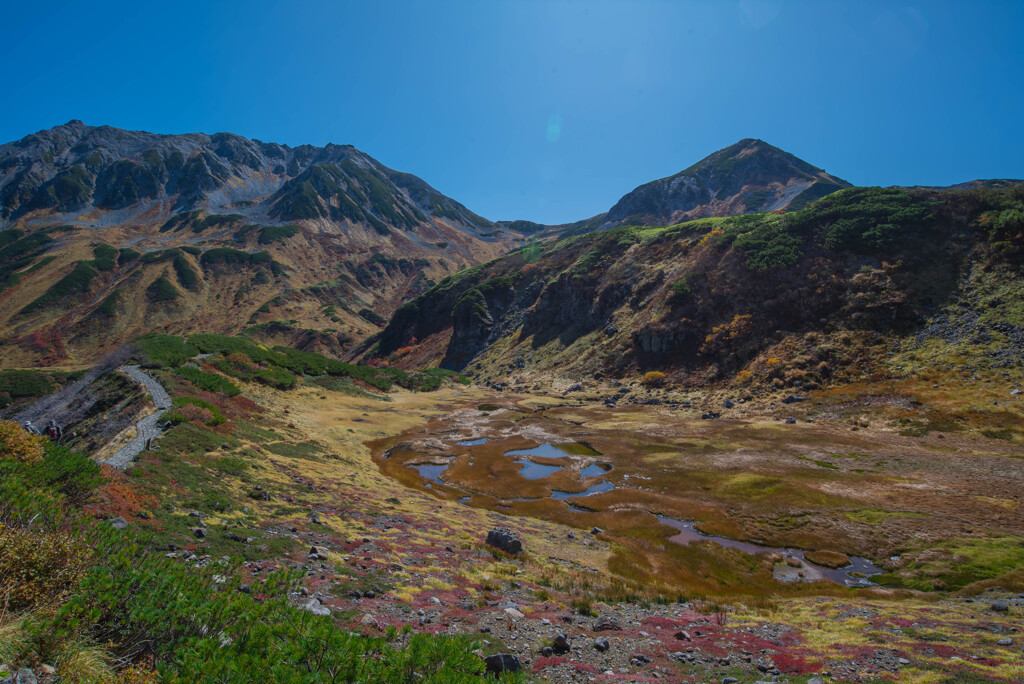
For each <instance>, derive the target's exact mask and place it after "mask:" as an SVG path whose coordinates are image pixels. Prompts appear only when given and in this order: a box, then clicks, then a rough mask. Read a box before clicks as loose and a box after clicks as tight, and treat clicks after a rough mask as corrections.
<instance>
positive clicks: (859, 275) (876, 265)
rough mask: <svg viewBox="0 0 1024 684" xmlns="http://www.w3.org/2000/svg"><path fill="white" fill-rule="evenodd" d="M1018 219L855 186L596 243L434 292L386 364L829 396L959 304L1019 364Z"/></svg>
mask: <svg viewBox="0 0 1024 684" xmlns="http://www.w3.org/2000/svg"><path fill="white" fill-rule="evenodd" d="M1022 217H1024V186H1012V185H1011V186H1007V187H1004V188H1001V189H986V188H980V189H969V190H945V191H934V190H920V189H915V190H908V189H901V188H888V189H881V188H849V189H845V190H842V191H839V192H837V193H834V194H832V195H829V196H828V197H825V198H823V199H820V200H817V201H815V202H813V203H811V204H809V205H807V206H806V207H805V208H804V209H802V210H799V211H796V212H791V213H784V214H778V213H772V212H768V213H762V214H754V215H744V216H736V217H727V218H710V219H700V220H696V221H690V222H687V223H682V224H679V225H676V226H671V227H646V228H644V227H622V228H616V229H611V230H607V231H602V232H597V233H589V234H586V235H580V236H575V237H571V238H566V239H563V240H560V241H557V242H551V243H548V244H546V245H533V246H529V247H526V248H523V249H520V250H517V251H515V252H513V253H511V254H509V255H508V256H505V257H503V258H501V259H497V260H495V261H492V262H489V263H487V264H484V265H481V266H477V267H474V268H471V269H467V270H465V271H462V272H460V273H458V274H456V275H454V276H452V277H450V278H447V279H445V280H443V281H441V282H440V283H438V285H436V286H435V287H433V288H431V289H430V290H429V291H427V292H426V293H424V294H423V295H421V296H419V297H417V298H416V299H414V300H412V301H411V302H409V303H407V304H405V305H403V306H402V307H401V308H399V309H398V310H397V311H396V312H395V315H394V317H393V319H392V321H391V322H390V323H389V325H388V326H387V328H385V330H384V331H383V333H382V334H381V337H380V341H379V345H378V351H379V353H380V354H381V355H383V356H385V357H387V358H388V359H389V360H391V361H392V362H396V363H403V362H407V363H411V364H414V365H415V364H420V363H424V362H426V361H428V360H430V359H432V358H433V359H438V360H441V361H442V363H443V364H444V365H445V366H447V367H450V368H456V369H463V368H468V369H470V370H472V371H474V372H476V373H477V377H480V378H484V379H487V380H493V381H499V380H500V381H505V380H507V379H509V378H511V379H513V380H514V381H516V382H520V383H523V384H525V383H530V382H534V381H539V380H546V379H550V378H551V377H552V376H555V377H562V378H565V379H567V380H568V381H575V380H578V379H583V378H587V377H601V376H608V375H611V376H618V377H625V376H629V375H631V374H635V373H641V372H644V371H649V370H658V371H662V372H665V373H667V374H668V375H669V376H670V377H671V378H672V379H674V380H675V381H676V382H680V383H697V384H700V383H704V382H708V381H710V380H723V381H730V380H732V379H735V378H743V377H746V378H751V377H757V378H760V379H762V380H765V381H772V382H774V381H776V380H778V381H779V382H784V383H795V382H798V381H799V382H803V383H805V384H806V383H811V382H819V383H820V382H823V381H825V380H826V379H830V378H834V377H836V374H838V373H852V374H856V373H861V372H867V371H868V369H870V368H871V367H873V365H874V364H875V363H876V362H877V361H878V358H877V356H876V354H877V349H874V347H875V346H876V345H878V344H880V341H881V340H884V339H885V338H887V337H891V338H900V339H904V338H906V339H910V340H912V341H913V340H916V338H915V337H914V336H915V335H916V334H917V333H918V332H919V331H920V330H922V329H925V328H926V326H927V325H928V324H929V321H930V320H932V319H934V318H935V317H936V316H938V315H939V313H940V312H942V311H943V310H944V309H945V308H946V307H950V306H953V307H954V308H955V309H956V311H957V312H959V313H957V314H956V315H957V316H961V315H964V316H967V319H965V320H968V321H969V324H968V325H967V327H966V328H965V329H966V330H968V331H969V332H970V334H973V333H974V332H979V334H982V333H983V334H984V336H986V339H987V340H989V341H991V342H992V343H993V344H995V346H996V348H997V349H995V348H994V349H990V350H988V351H989V352H992V354H993V356H992V358H993V359H995V360H997V361H999V362H1004V361H1005V362H1008V363H1020V362H1021V361H1024V358H1022V357H1021V353H1020V349H1021V347H1020V344H1021V342H1024V315H1022V312H1021V311H1020V308H1019V306H1018V305H1017V304H1016V302H1019V301H1020V298H1021V294H1024V277H1022V275H1021V267H1022V264H1024V238H1022V237H1021V236H1022V235H1024V219H1022ZM958 303H962V304H958ZM968 303H970V305H969V306H968ZM958 305H959V306H963V307H967V308H965V309H963V310H961V309H959V308H956V307H957V306H958ZM953 327H954V328H955V326H953ZM957 330H958V332H957V335H959V337H957V338H956V339H955V340H953V341H954V342H956V343H957V344H960V343H961V342H964V340H965V339H966V338H965V337H964V335H963V334H961V333H962V332H963V331H962V330H959V329H957ZM968 336H969V335H968ZM1015 349H1016V351H1014V350H1015ZM979 353H980V352H979ZM985 353H988V352H985ZM771 359H775V361H774V362H772V361H771ZM791 386H792V385H791Z"/></svg>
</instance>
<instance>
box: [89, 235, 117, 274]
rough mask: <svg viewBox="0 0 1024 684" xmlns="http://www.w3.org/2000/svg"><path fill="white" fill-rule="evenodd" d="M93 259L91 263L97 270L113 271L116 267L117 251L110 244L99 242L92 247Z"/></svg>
mask: <svg viewBox="0 0 1024 684" xmlns="http://www.w3.org/2000/svg"><path fill="white" fill-rule="evenodd" d="M92 253H93V256H95V257H96V258H95V259H93V262H92V265H93V266H95V267H96V270H98V271H113V270H114V268H116V267H117V258H118V251H117V250H116V249H114V248H113V247H111V246H110V245H107V244H104V243H102V242H101V243H100V244H98V245H96V246H95V247H93V248H92Z"/></svg>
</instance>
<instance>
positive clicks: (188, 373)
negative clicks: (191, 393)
mask: <svg viewBox="0 0 1024 684" xmlns="http://www.w3.org/2000/svg"><path fill="white" fill-rule="evenodd" d="M174 374H175V375H177V376H178V377H179V378H182V379H184V380H188V381H189V382H191V383H192V384H193V385H195V386H196V387H198V388H199V389H201V390H205V391H207V392H220V393H221V394H226V395H227V396H229V397H234V396H236V395H238V394H239V393H241V390H240V389H238V386H237V385H235V383H233V382H231V381H230V380H228V379H227V378H225V377H222V376H220V375H217V374H216V373H207V372H206V371H202V370H199V369H198V368H193V367H191V366H183V367H181V368H177V369H175V371H174Z"/></svg>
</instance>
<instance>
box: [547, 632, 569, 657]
mask: <svg viewBox="0 0 1024 684" xmlns="http://www.w3.org/2000/svg"><path fill="white" fill-rule="evenodd" d="M551 648H553V649H555V653H568V652H569V651H570V649H572V640H571V639H570V638H569V637H567V636H565V633H564V632H555V638H554V640H553V641H552V642H551Z"/></svg>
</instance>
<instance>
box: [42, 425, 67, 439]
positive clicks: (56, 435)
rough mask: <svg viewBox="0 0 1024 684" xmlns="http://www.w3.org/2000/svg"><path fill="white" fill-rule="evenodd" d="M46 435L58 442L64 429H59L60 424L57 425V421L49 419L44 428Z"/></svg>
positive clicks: (62, 435)
mask: <svg viewBox="0 0 1024 684" xmlns="http://www.w3.org/2000/svg"><path fill="white" fill-rule="evenodd" d="M46 436H47V437H49V438H50V439H52V440H53V441H54V442H59V441H60V440H61V438H62V437H64V430H62V429H61V427H60V425H57V421H55V420H51V421H50V424H49V426H47V428H46Z"/></svg>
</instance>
